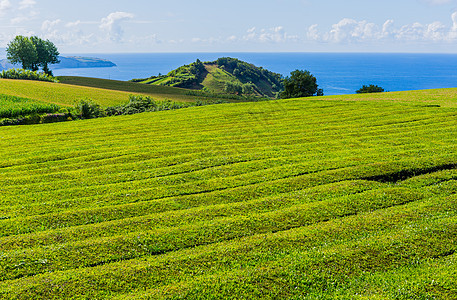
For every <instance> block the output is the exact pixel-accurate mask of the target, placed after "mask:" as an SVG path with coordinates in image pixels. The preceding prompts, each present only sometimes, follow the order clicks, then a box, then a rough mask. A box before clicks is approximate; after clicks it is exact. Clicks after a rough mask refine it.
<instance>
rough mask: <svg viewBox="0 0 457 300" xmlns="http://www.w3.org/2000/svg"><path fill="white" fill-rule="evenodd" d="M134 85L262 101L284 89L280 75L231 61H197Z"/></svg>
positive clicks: (220, 59) (227, 59) (227, 58)
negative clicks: (164, 87) (196, 91)
mask: <svg viewBox="0 0 457 300" xmlns="http://www.w3.org/2000/svg"><path fill="white" fill-rule="evenodd" d="M132 81H134V82H139V83H145V84H150V85H161V86H172V87H181V88H187V89H198V90H200V89H203V90H205V91H209V92H211V93H229V94H237V95H242V94H243V95H254V96H263V97H275V96H276V94H277V93H278V92H279V91H281V89H282V76H281V75H280V74H276V73H273V72H270V71H268V70H265V69H263V68H261V67H256V66H254V65H252V64H249V63H246V62H244V61H241V60H238V59H235V58H229V57H223V58H219V59H217V60H216V61H212V62H204V63H202V62H201V61H200V60H197V61H196V62H194V63H192V64H190V65H185V66H182V67H179V68H178V69H176V70H173V71H171V72H169V73H168V74H167V75H159V76H152V77H150V78H146V79H133V80H132Z"/></svg>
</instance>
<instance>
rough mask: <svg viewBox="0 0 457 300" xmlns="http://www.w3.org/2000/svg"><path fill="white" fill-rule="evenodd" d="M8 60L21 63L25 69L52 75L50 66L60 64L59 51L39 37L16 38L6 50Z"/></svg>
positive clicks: (20, 36) (19, 36)
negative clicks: (41, 70) (40, 70)
mask: <svg viewBox="0 0 457 300" xmlns="http://www.w3.org/2000/svg"><path fill="white" fill-rule="evenodd" d="M6 54H7V58H8V60H9V61H10V62H11V63H12V64H18V63H20V64H21V65H22V68H23V69H27V70H32V71H38V69H39V68H40V67H41V68H42V69H43V72H45V73H46V74H48V75H52V72H51V70H49V66H48V65H49V64H56V63H59V62H60V61H59V58H58V57H59V51H58V50H57V47H56V46H55V45H54V44H53V43H52V42H50V41H49V40H42V39H40V38H39V37H37V36H32V37H25V36H22V35H18V36H16V37H15V38H14V39H13V40H12V41H11V42H10V43H9V44H8V47H7V48H6Z"/></svg>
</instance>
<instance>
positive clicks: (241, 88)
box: [224, 81, 255, 95]
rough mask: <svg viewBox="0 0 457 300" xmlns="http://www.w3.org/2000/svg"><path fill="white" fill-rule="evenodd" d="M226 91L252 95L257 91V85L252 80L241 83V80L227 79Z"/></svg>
mask: <svg viewBox="0 0 457 300" xmlns="http://www.w3.org/2000/svg"><path fill="white" fill-rule="evenodd" d="M224 92H225V93H227V94H235V95H252V94H254V93H255V85H254V84H252V83H250V82H248V83H244V84H241V83H239V82H230V81H227V82H226V83H225V84H224Z"/></svg>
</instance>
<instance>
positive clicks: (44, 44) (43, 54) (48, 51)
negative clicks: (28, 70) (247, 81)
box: [30, 36, 60, 75]
mask: <svg viewBox="0 0 457 300" xmlns="http://www.w3.org/2000/svg"><path fill="white" fill-rule="evenodd" d="M30 40H31V41H32V43H33V44H34V45H35V49H36V53H37V65H36V66H35V68H36V70H38V67H41V68H42V69H43V72H45V73H46V74H48V75H52V72H51V70H49V66H48V65H50V64H57V63H59V62H60V61H59V58H58V57H59V54H60V53H59V51H58V50H57V47H56V46H55V45H54V44H53V43H52V42H50V41H49V40H42V39H40V38H39V37H36V36H32V37H31V38H30Z"/></svg>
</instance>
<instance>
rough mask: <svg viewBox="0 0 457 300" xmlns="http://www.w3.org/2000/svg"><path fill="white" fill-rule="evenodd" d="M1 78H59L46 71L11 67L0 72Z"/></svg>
mask: <svg viewBox="0 0 457 300" xmlns="http://www.w3.org/2000/svg"><path fill="white" fill-rule="evenodd" d="M0 78H3V79H22V80H37V81H47V82H58V80H57V78H55V77H53V76H50V75H48V74H46V73H39V72H37V71H30V70H24V69H9V70H6V71H5V70H3V71H2V72H1V73H0Z"/></svg>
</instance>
